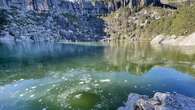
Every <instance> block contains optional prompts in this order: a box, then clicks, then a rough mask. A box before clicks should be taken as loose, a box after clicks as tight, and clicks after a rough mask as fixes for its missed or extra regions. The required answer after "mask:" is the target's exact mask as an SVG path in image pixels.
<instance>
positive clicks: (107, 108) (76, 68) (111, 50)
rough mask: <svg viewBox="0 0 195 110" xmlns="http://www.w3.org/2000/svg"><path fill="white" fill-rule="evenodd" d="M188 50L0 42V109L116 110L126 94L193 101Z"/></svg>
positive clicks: (193, 58)
mask: <svg viewBox="0 0 195 110" xmlns="http://www.w3.org/2000/svg"><path fill="white" fill-rule="evenodd" d="M121 44H122V45H121ZM188 48H190V51H188ZM188 48H185V49H183V48H176V49H172V48H163V47H151V46H150V45H148V44H143V43H142V45H140V44H139V43H138V44H137V43H136V44H130V43H117V44H100V43H51V42H47V43H0V110H116V109H117V108H118V107H120V106H122V105H123V103H124V102H125V101H126V100H127V97H128V94H129V93H138V94H144V95H149V96H152V95H153V94H154V93H155V92H171V93H174V92H176V93H180V94H183V95H186V96H190V97H194V96H195V51H193V48H192V47H188ZM194 50H195V49H194Z"/></svg>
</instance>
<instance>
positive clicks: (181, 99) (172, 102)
mask: <svg viewBox="0 0 195 110" xmlns="http://www.w3.org/2000/svg"><path fill="white" fill-rule="evenodd" d="M194 109H195V98H191V97H187V96H184V95H181V94H178V93H161V92H157V93H155V94H154V96H153V97H152V98H149V97H148V96H146V95H139V94H133V93H132V94H130V95H129V96H128V100H127V102H126V103H125V106H123V107H119V108H118V110H194Z"/></svg>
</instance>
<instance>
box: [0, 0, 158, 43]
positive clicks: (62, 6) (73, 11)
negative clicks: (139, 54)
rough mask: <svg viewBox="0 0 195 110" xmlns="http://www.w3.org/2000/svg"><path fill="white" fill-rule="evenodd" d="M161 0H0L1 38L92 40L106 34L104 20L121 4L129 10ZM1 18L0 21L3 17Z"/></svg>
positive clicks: (100, 38) (101, 37)
mask: <svg viewBox="0 0 195 110" xmlns="http://www.w3.org/2000/svg"><path fill="white" fill-rule="evenodd" d="M159 3H160V0H114V1H104V0H103V1H101V0H100V1H93V2H92V1H85V0H78V1H77V0H72V1H70V0H1V1H0V9H1V10H0V11H1V12H0V13H3V16H4V15H6V16H4V17H3V16H1V18H0V19H2V20H3V21H6V22H7V23H6V24H5V23H0V24H1V25H2V26H1V27H3V28H2V29H1V30H0V38H1V39H7V38H8V39H14V40H26V39H28V40H33V41H40V40H61V39H63V40H64V39H65V40H73V41H77V40H78V41H91V40H93V41H94V40H96V41H97V40H102V39H104V38H105V35H106V33H105V32H104V28H105V24H104V21H103V20H102V19H101V18H100V17H99V16H102V15H104V16H105V15H108V14H109V13H110V12H111V11H116V10H117V9H119V8H121V7H128V8H129V9H131V10H134V9H139V8H142V7H144V6H147V5H150V4H154V5H157V4H159ZM2 20H1V21H2Z"/></svg>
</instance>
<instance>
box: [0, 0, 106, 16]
mask: <svg viewBox="0 0 195 110" xmlns="http://www.w3.org/2000/svg"><path fill="white" fill-rule="evenodd" d="M0 7H1V8H4V9H9V8H12V9H18V10H22V11H29V10H33V11H37V12H43V11H48V10H56V11H57V12H62V11H63V12H69V13H72V14H74V13H76V14H103V13H107V8H106V6H105V5H104V2H96V3H94V4H93V3H92V2H90V1H74V0H73V1H69V0H1V1H0Z"/></svg>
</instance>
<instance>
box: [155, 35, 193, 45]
mask: <svg viewBox="0 0 195 110" xmlns="http://www.w3.org/2000/svg"><path fill="white" fill-rule="evenodd" d="M194 42H195V33H192V34H190V35H188V36H175V35H172V36H165V35H158V36H156V37H155V38H154V39H152V41H151V44H152V45H153V46H158V45H163V46H195V43H194Z"/></svg>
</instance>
